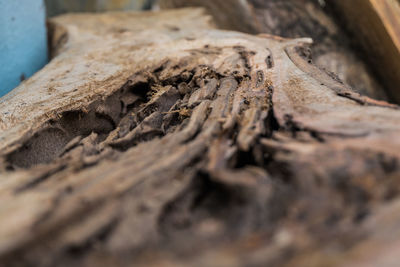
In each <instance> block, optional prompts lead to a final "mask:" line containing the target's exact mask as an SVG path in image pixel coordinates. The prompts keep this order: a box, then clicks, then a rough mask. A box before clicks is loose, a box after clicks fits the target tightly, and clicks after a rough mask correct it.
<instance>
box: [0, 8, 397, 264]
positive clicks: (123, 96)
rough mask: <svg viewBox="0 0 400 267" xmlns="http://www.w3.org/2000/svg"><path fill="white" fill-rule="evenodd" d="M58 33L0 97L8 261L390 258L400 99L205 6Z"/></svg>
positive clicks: (2, 251)
mask: <svg viewBox="0 0 400 267" xmlns="http://www.w3.org/2000/svg"><path fill="white" fill-rule="evenodd" d="M51 25H52V27H51V28H52V29H53V35H52V36H53V38H52V41H53V47H56V48H57V51H58V53H56V54H58V55H57V56H56V57H55V58H54V59H53V60H52V61H51V62H50V63H49V64H48V65H47V66H46V67H45V68H44V69H43V70H42V71H40V72H39V73H37V74H36V75H35V76H33V77H32V78H30V79H29V80H27V81H25V82H24V83H23V84H22V85H21V86H20V87H18V88H17V89H15V90H14V91H13V92H12V93H10V94H8V95H7V96H6V97H4V98H2V99H1V100H0V115H1V120H0V129H1V132H0V140H1V142H0V151H1V155H0V158H1V163H0V169H1V171H0V184H1V187H0V190H1V194H0V262H1V264H2V265H4V266H32V265H33V266H115V265H122V266H124V265H125V266H128V265H131V264H133V263H134V264H135V265H136V266H188V265H191V266H272V265H279V266H307V267H309V266H335V265H344V264H348V265H349V266H356V264H363V263H364V261H366V260H370V262H371V264H375V266H376V264H379V263H382V262H384V261H388V260H389V261H390V260H392V259H393V258H395V255H397V254H396V249H397V248H398V246H397V244H398V242H399V241H398V240H399V236H400V235H399V234H400V233H399V229H398V228H397V227H396V225H398V223H399V221H400V218H398V215H396V214H399V212H398V210H399V204H398V203H399V198H398V195H399V190H400V182H399V181H400V180H399V178H400V177H399V174H400V166H399V158H400V152H399V151H400V149H399V148H400V139H399V138H398V136H399V133H400V125H399V123H398V122H399V121H400V110H399V107H398V106H396V105H391V104H388V103H386V102H382V101H376V100H373V99H370V98H368V97H365V96H361V95H359V94H357V93H355V92H353V91H352V90H350V89H349V88H347V87H346V86H345V85H343V84H342V83H341V82H340V81H338V80H337V79H336V78H335V77H332V76H331V75H330V74H327V73H325V72H324V71H321V70H320V69H318V68H317V67H315V66H314V65H312V64H310V63H309V60H308V58H306V57H305V53H304V49H305V47H306V46H307V45H308V44H310V42H311V40H310V39H307V38H305V39H283V38H278V37H272V36H266V35H264V36H262V35H260V36H252V35H248V34H244V33H237V32H228V31H220V30H214V29H212V27H211V25H210V23H209V18H208V17H205V16H203V15H202V11H201V10H198V9H185V10H179V11H178V10H175V11H164V12H161V13H143V14H142V13H110V14H101V15H100V14H98V15H90V14H81V15H79V14H77V15H65V16H61V17H57V18H54V19H52V20H51ZM382 244H383V245H382ZM371 251H374V253H373V257H372V259H371ZM381 266H382V265H381Z"/></svg>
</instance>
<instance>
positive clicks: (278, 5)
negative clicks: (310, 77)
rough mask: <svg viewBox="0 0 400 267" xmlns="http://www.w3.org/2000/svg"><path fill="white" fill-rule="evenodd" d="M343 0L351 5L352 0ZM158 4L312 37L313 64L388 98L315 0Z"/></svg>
mask: <svg viewBox="0 0 400 267" xmlns="http://www.w3.org/2000/svg"><path fill="white" fill-rule="evenodd" d="M343 2H346V3H348V5H352V6H353V2H352V1H343ZM361 2H362V0H361ZM160 5H161V7H163V8H168V7H169V8H176V7H188V6H201V7H205V8H206V9H207V11H208V12H209V13H210V14H212V15H213V17H214V19H215V20H216V22H217V25H218V26H219V27H220V28H222V29H231V30H232V29H233V30H237V31H244V32H248V33H268V34H273V35H278V36H282V37H287V38H300V37H311V38H312V39H313V41H314V44H313V46H312V54H313V56H312V60H313V62H314V64H316V65H317V66H319V67H321V68H324V69H326V70H327V71H330V72H332V73H335V74H336V75H338V76H339V78H340V79H341V80H342V81H344V82H345V83H346V84H348V85H349V86H350V87H351V88H352V89H353V90H354V91H356V92H358V93H361V94H363V95H367V96H369V97H373V98H376V99H382V100H387V99H388V98H387V95H386V92H385V89H386V88H383V87H381V86H380V82H377V81H376V79H375V78H374V75H373V73H371V71H370V68H369V67H370V66H368V65H367V64H366V63H365V60H364V59H363V58H361V57H360V56H359V55H358V54H359V53H358V51H354V50H353V49H352V48H351V46H350V40H349V38H348V37H347V35H346V34H345V32H344V31H343V30H341V28H340V27H339V26H338V25H337V23H336V21H335V20H334V19H333V18H332V16H330V14H329V12H328V11H326V10H325V9H324V8H322V7H321V6H320V5H319V4H318V1H317V0H224V1H215V0H160ZM353 7H355V8H356V7H357V5H354V6H353ZM355 8H353V9H355ZM366 29H367V28H366ZM378 47H379V46H378ZM385 65H386V63H385ZM381 69H382V68H381ZM399 77H400V76H399ZM395 84H398V83H395Z"/></svg>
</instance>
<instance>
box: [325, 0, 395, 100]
mask: <svg viewBox="0 0 400 267" xmlns="http://www.w3.org/2000/svg"><path fill="white" fill-rule="evenodd" d="M327 2H328V3H329V4H330V5H332V6H333V7H334V8H335V9H337V11H338V12H340V14H341V18H343V20H344V22H345V23H344V25H346V26H347V27H348V28H349V29H350V30H351V31H352V33H353V34H354V35H355V36H357V37H358V38H357V40H359V41H358V44H359V45H360V46H363V47H364V48H365V50H366V52H367V53H368V59H369V60H370V63H371V65H372V66H373V67H374V70H375V71H377V72H378V73H379V74H380V76H381V78H382V81H383V82H384V83H385V85H386V87H387V88H388V89H389V93H390V95H391V97H392V98H393V99H394V100H396V101H397V102H400V91H399V84H400V4H399V1H398V0H366V1H365V0H357V1H346V0H339V1H336V0H335V1H331V0H330V1H327ZM382 66H384V67H382Z"/></svg>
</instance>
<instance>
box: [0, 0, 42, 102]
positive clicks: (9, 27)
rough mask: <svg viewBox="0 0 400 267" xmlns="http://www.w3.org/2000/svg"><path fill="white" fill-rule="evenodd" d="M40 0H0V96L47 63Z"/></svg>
mask: <svg viewBox="0 0 400 267" xmlns="http://www.w3.org/2000/svg"><path fill="white" fill-rule="evenodd" d="M45 12H46V10H45V6H44V3H43V0H0V96H3V95H4V94H6V93H7V92H9V91H10V90H12V89H13V88H15V87H16V86H17V85H18V84H19V83H20V81H21V78H22V77H25V78H28V77H30V76H32V75H33V74H34V73H35V72H36V71H38V70H39V69H41V68H42V67H43V66H44V65H45V64H46V63H47V34H46V25H45Z"/></svg>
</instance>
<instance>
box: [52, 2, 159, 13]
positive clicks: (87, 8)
mask: <svg viewBox="0 0 400 267" xmlns="http://www.w3.org/2000/svg"><path fill="white" fill-rule="evenodd" d="M154 2H155V0H45V3H46V7H47V16H48V17H52V16H56V15H59V14H62V13H67V12H104V11H117V10H148V9H151V7H152V5H153V3H154Z"/></svg>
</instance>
